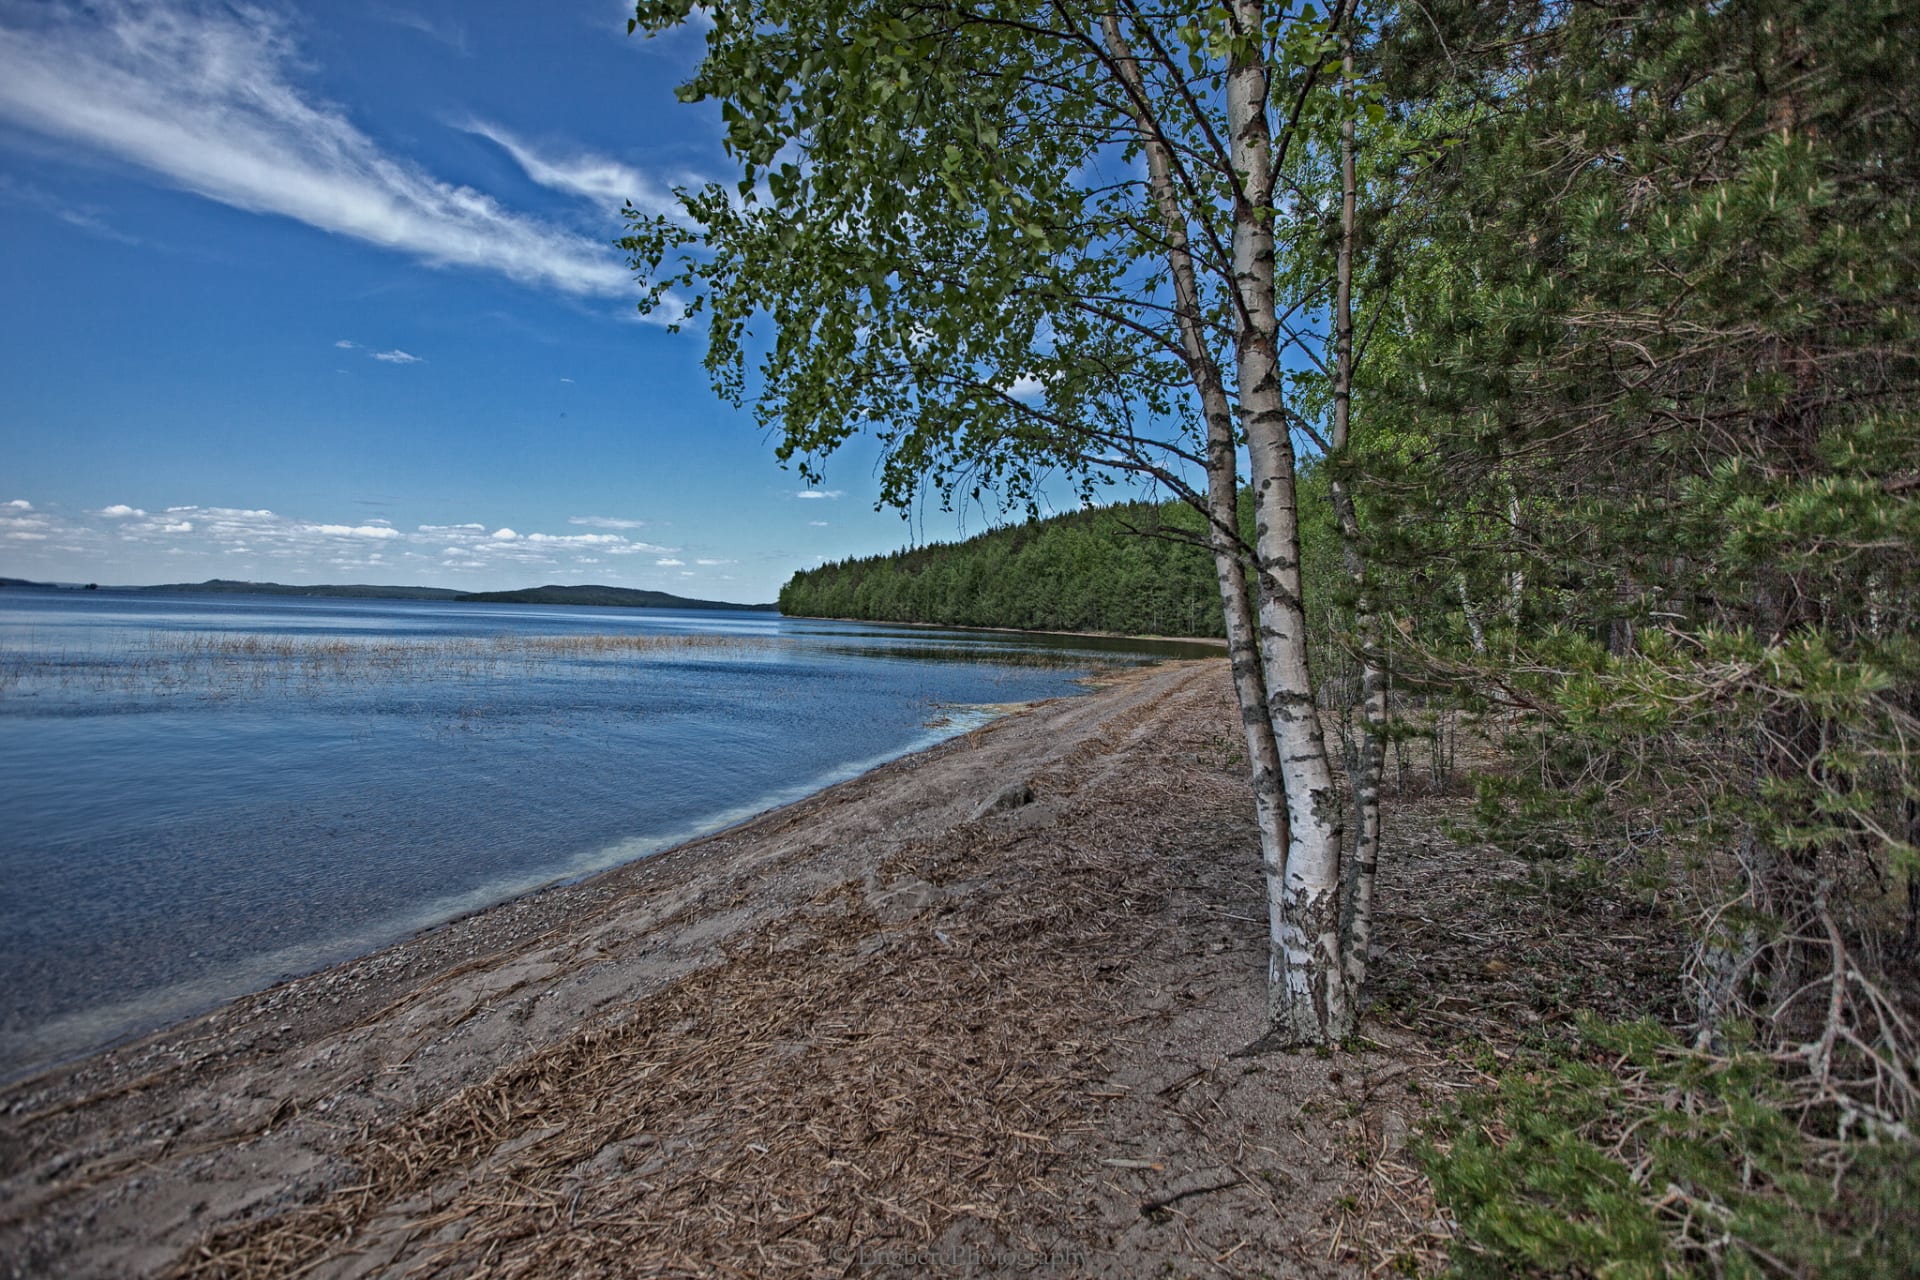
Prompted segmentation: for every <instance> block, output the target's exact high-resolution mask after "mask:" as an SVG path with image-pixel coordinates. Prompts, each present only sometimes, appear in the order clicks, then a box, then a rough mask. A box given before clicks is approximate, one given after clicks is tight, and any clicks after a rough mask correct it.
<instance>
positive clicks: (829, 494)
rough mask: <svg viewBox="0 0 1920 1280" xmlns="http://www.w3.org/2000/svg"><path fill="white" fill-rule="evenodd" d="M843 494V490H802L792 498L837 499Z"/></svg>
mask: <svg viewBox="0 0 1920 1280" xmlns="http://www.w3.org/2000/svg"><path fill="white" fill-rule="evenodd" d="M845 492H846V491H845V490H844V489H802V490H800V492H798V493H796V494H794V495H793V496H794V497H796V498H837V497H839V496H840V495H841V494H843V493H845Z"/></svg>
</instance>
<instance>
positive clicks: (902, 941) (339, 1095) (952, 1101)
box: [0, 660, 1590, 1277]
mask: <svg viewBox="0 0 1920 1280" xmlns="http://www.w3.org/2000/svg"><path fill="white" fill-rule="evenodd" d="M1236 726H1237V717H1236V714H1235V712H1234V710H1233V707H1232V705H1231V701H1230V694H1229V690H1228V677H1227V672H1226V667H1225V664H1224V661H1218V660H1208V661H1202V662H1186V663H1178V664H1167V665H1163V666H1158V667H1153V668H1147V669H1144V670H1140V671H1135V672H1131V673H1128V674H1126V675H1123V676H1119V677H1116V678H1114V679H1113V680H1112V681H1111V682H1110V683H1109V684H1107V685H1106V686H1105V687H1103V688H1101V689H1099V690H1097V691H1096V692H1094V693H1093V694H1091V695H1090V696H1086V697H1079V698H1067V699H1058V700H1053V701H1049V702H1044V703H1039V704H1036V705H1034V706H1031V707H1029V708H1026V709H1024V710H1022V711H1020V712H1019V713H1017V714H1014V715H1010V716H1008V717H1006V718H1004V719H1001V720H998V721H996V722H994V723H992V724H990V725H988V726H986V727H984V728H981V729H979V730H976V731H974V732H972V733H969V734H967V735H965V736H963V737H960V738H957V739H954V740H952V741H949V742H947V743H945V744H943V745H941V746H939V747H936V748H934V749H932V750H929V751H926V752H922V753H920V754H918V755H914V756H911V757H907V758H905V759H902V760H899V761H896V762H894V763H892V764H889V765H887V766H884V767H882V768H880V769H877V770H875V771H873V772H872V773H869V774H866V775H864V776H862V777H860V778H857V779H855V780H853V781H850V782H847V783H844V784H842V785H840V786H837V787H834V788H832V789H830V790H828V791H825V792H822V793H821V794H819V795H816V796H814V797H812V798H810V799H807V800H805V801H802V802H800V803H798V804H794V805H791V806H788V807H785V808H782V809H779V810H775V811H773V812H771V813H768V814H765V815H763V816H761V817H759V818H757V819H755V820H753V821H751V822H749V823H747V824H745V825H743V826H740V827H737V828H734V829H732V830H729V831H727V832H724V833H721V834H719V835H716V836H713V837H710V838H708V839H704V840H700V841H696V842H694V843H691V844H688V845H685V846H682V847H680V848H678V849H675V850H671V851H669V852H666V853H663V854H660V855H657V856H655V857H652V858H649V859H647V860H645V861H643V862H639V863H635V864H632V865H629V866H626V867H623V868H619V869H616V870H614V871H612V872H609V873H606V874H604V875H601V876H599V877H596V878H595V879H592V880H589V881H586V882H583V883H580V884H577V885H572V886H567V887H562V888H557V889H553V890H549V891H545V892H542V893H538V894H535V895H532V896H530V897H527V898H523V899H520V900H517V901H514V902H510V903H507V904H504V905H502V906H499V907H496V908H493V909H491V910H489V911H486V912H482V913H480V914H478V915H475V916H472V917H469V918H467V919H464V920H461V921H456V922H454V923H452V924H449V925H446V926H442V927H440V928H438V929H435V930H432V931H430V932H427V933H424V934H422V935H421V936H419V937H417V938H414V939H412V940H410V941H407V942H404V943H402V944H400V945H397V946H394V947H391V948H388V949H386V950H384V951H381V952H378V953H376V954H373V955H370V956H367V957H365V958H363V959H360V960H356V961H353V962H351V963H348V964H344V965H340V966H337V967H335V968H332V969H329V970H326V971H323V972H321V973H317V974H313V975H311V976H308V977H304V978H300V979H298V980H295V981H291V982H288V983H285V984H282V985H280V986H277V987H275V988H273V989H271V990H269V991H265V992H262V993H259V994H257V995H253V996H249V997H247V998H244V999H241V1000H238V1001H235V1002H234V1003H232V1004H231V1005H228V1006H226V1007H225V1008H223V1009H221V1010H219V1011H217V1012H215V1013H213V1014H210V1015H208V1016H206V1017H203V1018H199V1019H196V1020H194V1021H191V1022H188V1023H185V1024H183V1025H181V1026H177V1027H174V1028H171V1029H169V1030H167V1031H164V1032H162V1033H160V1034H157V1035H154V1036H151V1037H148V1038H146V1039H144V1040H141V1041H139V1042H137V1043H133V1044H129V1045H126V1046H124V1047H121V1048H117V1049H115V1050H113V1051H111V1052H108V1053H104V1054H100V1055H98V1056H96V1057H93V1058H90V1059H87V1060H85V1061H82V1062H79V1063H76V1064H73V1065H71V1066H67V1067H63V1068H60V1069H58V1070H55V1071H52V1072H49V1073H46V1074H44V1075H42V1076H40V1077H37V1078H35V1079H33V1080H29V1081H26V1082H24V1083H21V1084H18V1085H15V1086H12V1087H10V1088H8V1089H7V1090H5V1091H4V1092H0V1260H4V1261H3V1262H0V1273H3V1274H6V1275H14V1276H101V1277H106V1276H113V1277H121V1276H151V1275H195V1276H202V1275H205V1276H213V1275H232V1276H240V1275H245V1276H267V1275H276V1276H293V1275H303V1276H328V1277H347V1276H361V1275H394V1276H398V1275H408V1276H463V1277H464V1276H475V1275H520V1276H572V1275H609V1276H613V1275H729V1274H738V1275H781V1276H786V1275H791V1276H800V1275H1037V1274H1070V1275H1088V1276H1114V1277H1136V1276H1138V1277H1144V1276H1150V1275H1151V1276H1164V1275H1228V1276H1234V1275H1247V1276H1255V1275H1269V1276H1360V1275H1369V1274H1383V1273H1388V1272H1391V1271H1393V1270H1395V1269H1398V1270H1408V1269H1414V1270H1419V1269H1425V1268H1430V1267H1432V1266H1433V1265H1435V1264H1436V1263H1437V1262H1438V1260H1439V1259H1440V1258H1441V1257H1442V1256H1443V1254H1442V1250H1443V1248H1444V1244H1445V1237H1446V1233H1447V1228H1446V1223H1445V1220H1444V1217H1443V1216H1442V1215H1438V1214H1436V1211H1435V1209H1434V1207H1433V1204H1432V1201H1431V1197H1430V1195H1429V1193H1428V1191H1427V1189H1426V1184H1425V1182H1424V1180H1423V1179H1422V1178H1421V1176H1420V1175H1419V1173H1418V1172H1417V1168H1416V1163H1415V1161H1414V1159H1413V1157H1412V1156H1411V1155H1410V1154H1409V1151H1408V1144H1409V1142H1410V1140H1412V1138H1413V1137H1414V1136H1415V1135H1416V1133H1417V1130H1418V1126H1419V1123H1420V1118H1421V1115H1422V1113H1423V1108H1424V1107H1425V1106H1427V1105H1429V1103H1430V1101H1431V1100H1432V1099H1433V1098H1434V1097H1435V1096H1436V1095H1437V1096H1442V1097H1444V1096H1445V1094H1446V1092H1447V1090H1449V1089H1457V1088H1460V1087H1465V1086H1466V1085H1469V1084H1471V1083H1472V1082H1473V1080H1474V1079H1475V1072H1474V1070H1473V1068H1472V1067H1471V1065H1469V1064H1468V1062H1467V1061H1466V1057H1465V1055H1463V1054H1460V1053H1458V1052H1455V1051H1453V1050H1452V1049H1450V1048H1449V1047H1448V1044H1447V1040H1448V1033H1447V1022H1448V1020H1449V1018H1452V1019H1453V1020H1455V1021H1457V1020H1458V1017H1457V1015H1450V1014H1448V1013H1447V1011H1446V1004H1445V1001H1446V999H1448V998H1450V997H1448V996H1446V995H1444V994H1436V993H1435V992H1433V991H1431V990H1429V989H1428V986H1427V985H1426V984H1427V979H1426V977H1425V975H1426V974H1427V973H1428V971H1429V970H1430V968H1431V965H1430V963H1429V961H1431V959H1432V957H1433V956H1434V955H1435V954H1439V953H1440V952H1443V951H1445V949H1446V948H1447V947H1458V946H1459V945H1460V943H1459V940H1458V938H1457V937H1453V936H1451V935H1447V931H1446V930H1445V929H1442V930H1440V931H1439V933H1440V934H1442V935H1446V936H1440V937H1436V938H1433V939H1430V940H1429V941H1428V942H1426V943H1420V944H1419V945H1418V946H1415V947H1414V951H1416V952H1418V954H1416V955H1411V956H1406V957H1404V958H1403V959H1402V960H1401V961H1400V962H1398V964H1397V967H1395V966H1387V969H1386V971H1384V972H1383V986H1384V987H1385V988H1387V989H1391V990H1393V991H1394V992H1395V993H1396V994H1395V997H1394V998H1395V1001H1396V1002H1397V1005H1396V1007H1397V1008H1398V1009H1400V1010H1401V1011H1402V1012H1400V1013H1397V1014H1393V1015H1391V1016H1381V1017H1376V1018H1375V1019H1374V1020H1373V1021H1372V1022H1370V1023H1369V1024H1368V1026H1367V1034H1366V1035H1365V1036H1364V1037H1361V1038H1360V1039H1359V1040H1358V1041H1356V1043H1355V1044H1354V1045H1353V1046H1351V1047H1349V1048H1347V1049H1343V1050H1341V1051H1337V1052H1333V1053H1319V1054H1315V1053H1287V1052H1278V1053H1258V1054H1246V1053H1245V1050H1246V1049H1247V1047H1248V1046H1249V1045H1250V1044H1252V1042H1254V1041H1255V1040H1256V1039H1257V1038H1258V1035H1259V1032H1260V1030H1261V1017H1262V1009H1263V984H1264V978H1265V941H1264V925H1263V923H1262V920H1261V919H1260V912H1261V903H1262V895H1261V890H1260V886H1259V870H1258V858H1257V848H1256V836H1255V832H1254V828H1253V821H1252V812H1251V803H1250V801H1249V799H1248V795H1247V789H1246V785H1245V781H1244V775H1243V768H1244V766H1243V764H1242V756H1241V748H1240V745H1239V742H1238V734H1237V728H1236ZM1444 803H1456V804H1457V802H1440V801H1433V802H1425V807H1424V808H1423V807H1422V803H1420V802H1415V803H1410V804H1403V805H1402V807H1401V810H1400V820H1399V822H1398V824H1397V826H1396V827H1395V828H1394V830H1395V832H1396V835H1395V839H1394V842H1392V843H1390V845H1389V848H1388V851H1387V856H1386V858H1385V859H1384V860H1383V893H1388V892H1390V891H1391V890H1392V887H1393V886H1396V885H1397V886H1399V888H1400V890H1401V891H1402V892H1401V893H1400V896H1399V897H1398V898H1391V897H1390V898H1389V899H1388V900H1389V901H1390V902H1395V903H1397V904H1398V905H1397V906H1393V907H1390V908H1389V909H1388V910H1387V911H1386V912H1385V913H1384V915H1383V922H1382V929H1381V935H1382V943H1383V945H1385V946H1389V947H1391V946H1393V945H1395V943H1396V937H1398V939H1399V941H1400V942H1401V944H1402V945H1403V949H1404V945H1405V939H1406V938H1407V937H1413V938H1415V939H1416V941H1417V940H1418V939H1419V938H1420V937H1422V936H1423V935H1421V934H1420V932H1419V931H1420V927H1421V926H1420V923H1419V922H1420V921H1422V920H1424V921H1426V922H1427V923H1428V924H1431V923H1432V921H1433V920H1434V919H1436V918H1437V919H1441V920H1445V919H1446V916H1445V914H1444V912H1445V911H1447V910H1448V908H1447V905H1446V903H1444V902H1436V901H1435V900H1434V899H1433V897H1432V895H1433V894H1445V893H1449V892H1453V893H1457V894H1459V895H1462V896H1466V895H1471V894H1474V893H1476V892H1477V888H1476V885H1475V884H1474V883H1473V882H1474V880H1475V877H1478V876H1481V875H1482V873H1483V868H1481V865H1480V864H1479V863H1474V864H1473V865H1472V866H1471V867H1469V868H1468V869H1467V871H1466V872H1464V873H1462V874H1461V875H1456V876H1454V877H1453V878H1452V879H1451V880H1450V879H1449V878H1448V876H1447V875H1446V874H1441V872H1442V871H1444V870H1445V868H1444V867H1441V866H1440V864H1439V863H1435V862H1434V860H1435V859H1441V860H1443V861H1444V859H1447V858H1453V859H1455V860H1456V861H1457V859H1458V858H1459V857H1460V854H1459V851H1458V850H1455V849H1453V848H1452V847H1451V845H1450V844H1449V843H1448V842H1446V841H1445V840H1444V839H1443V838H1442V837H1440V836H1439V835H1438V834H1436V833H1437V829H1438V822H1439V816H1440V814H1441V808H1442V807H1444ZM1436 806H1440V807H1436ZM1423 859H1424V860H1425V862H1424V863H1423ZM1428 864H1431V865H1428ZM1447 865H1449V866H1452V865H1454V864H1452V863H1449V864H1447ZM1436 868H1438V869H1437V870H1436ZM1456 869H1457V868H1456ZM1423 884H1424V885H1426V886H1427V888H1426V889H1420V888H1419V886H1420V885H1423ZM1408 890H1413V891H1414V892H1413V893H1412V894H1411V895H1410V894H1409V893H1408V892H1407V891H1408ZM1421 894H1426V895H1427V896H1425V897H1421V896H1420V895H1421ZM1396 913H1397V914H1396ZM1516 927H1523V926H1516ZM1423 948H1424V949H1423ZM1589 960H1590V958H1582V959H1581V960H1580V961H1579V962H1580V963H1582V964H1585V963H1588V962H1589ZM1455 967H1456V968H1459V967H1462V966H1461V965H1459V964H1456V965H1455ZM1443 971H1444V968H1443ZM1421 1010H1426V1011H1428V1012H1430V1013H1431V1014H1432V1017H1430V1018H1426V1017H1422V1016H1414V1015H1415V1014H1417V1013H1418V1012H1419V1011H1421ZM1408 1011H1413V1012H1412V1013H1409V1012H1408Z"/></svg>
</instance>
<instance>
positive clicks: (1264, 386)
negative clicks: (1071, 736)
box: [1226, 0, 1352, 1043]
mask: <svg viewBox="0 0 1920 1280" xmlns="http://www.w3.org/2000/svg"><path fill="white" fill-rule="evenodd" d="M1233 13H1234V18H1235V25H1236V27H1237V28H1238V37H1237V39H1236V44H1235V51H1234V53H1233V55H1232V57H1231V59H1230V60H1229V63H1228V70H1227V84H1226V97H1227V124H1228V136H1229V145H1230V148H1231V155H1232V163H1233V168H1234V170H1235V177H1236V183H1237V190H1236V193H1235V200H1234V210H1233V277H1234V290H1235V293H1236V295H1237V298H1236V301H1237V310H1238V313H1239V314H1238V317H1237V328H1238V332H1237V334H1236V341H1235V344H1234V345H1235V356H1236V365H1237V368H1236V374H1237V383H1238V390H1239V397H1240V417H1241V424H1242V426H1243V429H1244V430H1245V432H1246V437H1247V452H1248V456H1249V459H1250V461H1251V464H1252V472H1253V491H1254V504H1255V522H1256V523H1255V540H1254V541H1255V553H1256V556H1257V559H1258V562H1259V572H1260V649H1261V658H1262V664H1263V668H1264V671H1265V675H1266V681H1267V715H1268V719H1269V721H1270V722H1271V723H1272V725H1273V733H1274V738H1275V741H1276V743H1277V744H1278V746H1279V749H1280V769H1281V777H1282V779H1283V782H1284V785H1285V789H1286V798H1287V818H1288V832H1287V834H1288V845H1287V857H1286V861H1285V864H1284V875H1283V882H1282V885H1281V888H1280V903H1279V913H1280V917H1281V927H1280V939H1279V944H1280V945H1279V956H1278V958H1277V961H1276V965H1275V968H1276V969H1277V970H1278V972H1277V973H1276V974H1275V975H1274V976H1275V977H1276V978H1277V979H1278V981H1276V982H1275V983H1273V985H1272V986H1271V987H1270V989H1269V1021H1270V1023H1271V1028H1272V1034H1274V1035H1276V1036H1277V1037H1279V1038H1282V1039H1287V1040H1292V1041H1296V1042H1302V1043H1326V1042H1327V1041H1330V1040H1335V1039H1338V1038H1340V1037H1341V1036H1344V1035H1346V1034H1347V1032H1348V1031H1349V1030H1351V1026H1352V1012H1351V1009H1350V1007H1349V1004H1348V1001H1347V998H1346V983H1345V970H1344V966H1343V965H1342V963H1341V960H1342V957H1341V954H1340V942H1341V938H1340V932H1341V930H1340V924H1341V909H1340V898H1341V875H1340V854H1341V848H1340V846H1341V838H1342V827H1343V825H1344V822H1343V816H1342V813H1341V805H1340V802H1339V799H1338V796H1337V794H1336V792H1335V789H1334V783H1333V769H1332V765H1331V762H1330V761H1329V759H1328V756H1327V744H1326V737H1325V734H1324V733H1323V732H1322V730H1321V725H1320V715H1319V711H1318V708H1316V707H1315V705H1314V699H1313V680H1312V676H1311V673H1310V672H1309V670H1308V666H1307V629H1306V617H1305V612H1304V610H1303V609H1302V607H1301V598H1300V526H1299V508H1298V502H1297V496H1296V492H1295V483H1294V456H1293V441H1292V438H1291V436H1290V434H1289V432H1288V429H1287V417H1286V404H1285V400H1284V395H1285V391H1284V387H1283V385H1282V382H1281V375H1282V370H1281V367H1280V347H1279V337H1278V335H1279V324H1278V319H1277V316H1276V314H1275V310H1274V246H1273V225H1272V220H1273V138H1272V127H1271V124H1270V122H1269V121H1268V118H1267V94H1268V80H1267V69H1266V65H1265V63H1264V61H1263V54H1262V32H1263V31H1264V29H1265V20H1266V14H1265V12H1264V10H1263V6H1262V4H1261V0H1235V3H1234V7H1233Z"/></svg>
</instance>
